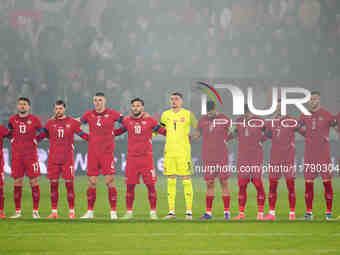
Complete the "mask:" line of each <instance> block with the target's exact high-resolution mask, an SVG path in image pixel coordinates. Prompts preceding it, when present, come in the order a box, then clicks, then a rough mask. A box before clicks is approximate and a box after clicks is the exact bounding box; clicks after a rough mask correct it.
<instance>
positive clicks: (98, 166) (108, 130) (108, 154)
mask: <svg viewBox="0 0 340 255" xmlns="http://www.w3.org/2000/svg"><path fill="white" fill-rule="evenodd" d="M93 104H94V110H90V111H88V112H86V113H85V114H84V115H83V116H82V117H81V119H80V120H81V122H82V123H84V124H85V123H88V125H89V141H88V167H87V173H86V175H87V176H88V182H89V185H88V189H87V201H88V211H87V212H86V214H85V215H84V216H83V217H81V218H82V219H92V218H93V216H94V213H93V209H94V204H95V201H96V186H97V179H98V178H97V177H98V176H99V175H104V176H105V183H106V186H107V189H108V199H109V203H110V207H111V212H110V217H111V219H112V220H115V219H117V212H116V204H117V190H116V187H115V184H114V174H115V162H114V147H115V144H114V124H115V122H116V121H118V122H121V120H122V118H123V116H121V115H120V113H119V112H117V111H115V110H111V109H107V108H106V107H105V104H106V98H105V95H104V93H102V92H98V93H96V95H95V96H94V97H93Z"/></svg>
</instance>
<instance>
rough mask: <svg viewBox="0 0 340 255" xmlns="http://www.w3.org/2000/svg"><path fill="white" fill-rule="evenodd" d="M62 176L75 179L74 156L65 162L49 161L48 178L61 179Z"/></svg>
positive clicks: (66, 178) (65, 178)
mask: <svg viewBox="0 0 340 255" xmlns="http://www.w3.org/2000/svg"><path fill="white" fill-rule="evenodd" d="M60 174H61V177H62V178H63V179H64V180H73V179H74V176H75V169H74V160H73V157H72V158H71V159H70V160H69V161H68V162H66V163H64V164H56V163H53V162H52V161H48V163H47V178H48V179H59V178H60Z"/></svg>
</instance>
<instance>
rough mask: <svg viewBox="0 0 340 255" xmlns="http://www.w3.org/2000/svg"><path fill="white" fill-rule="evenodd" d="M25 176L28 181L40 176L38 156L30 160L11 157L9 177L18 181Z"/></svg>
mask: <svg viewBox="0 0 340 255" xmlns="http://www.w3.org/2000/svg"><path fill="white" fill-rule="evenodd" d="M25 175H26V176H27V177H28V178H30V179H33V178H36V177H38V176H40V166H39V162H38V156H33V157H32V158H23V157H16V156H12V172H11V176H12V177H13V178H14V179H18V178H22V177H24V176H25Z"/></svg>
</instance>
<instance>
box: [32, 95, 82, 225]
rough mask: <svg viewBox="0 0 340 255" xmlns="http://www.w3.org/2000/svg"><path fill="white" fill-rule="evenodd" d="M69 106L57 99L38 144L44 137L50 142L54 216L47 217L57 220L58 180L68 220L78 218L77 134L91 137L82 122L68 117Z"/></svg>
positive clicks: (49, 169)
mask: <svg viewBox="0 0 340 255" xmlns="http://www.w3.org/2000/svg"><path fill="white" fill-rule="evenodd" d="M65 111H66V104H65V102H64V101H62V100H58V101H57V102H56V103H55V104H54V112H55V116H54V118H53V119H50V120H48V121H47V123H46V125H45V128H43V132H41V133H40V135H39V136H38V142H39V141H41V140H43V139H44V138H46V137H47V138H48V139H49V140H50V149H49V154H48V163H47V178H48V179H49V180H50V191H51V204H52V213H51V215H50V216H48V217H47V218H49V219H57V218H58V199H59V178H60V174H61V175H62V178H63V179H64V181H65V187H66V191H67V201H68V206H69V210H70V212H69V217H70V219H75V218H76V216H75V212H74V200H75V193H74V182H73V180H74V174H75V173H74V135H75V134H76V135H79V136H80V137H81V138H83V139H84V140H88V135H87V134H86V133H84V132H83V131H82V130H81V129H80V123H79V121H77V120H75V119H73V118H71V117H69V116H67V115H66V114H65Z"/></svg>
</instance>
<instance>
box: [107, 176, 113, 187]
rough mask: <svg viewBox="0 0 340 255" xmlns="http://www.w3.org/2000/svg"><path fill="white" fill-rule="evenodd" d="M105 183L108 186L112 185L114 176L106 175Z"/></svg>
mask: <svg viewBox="0 0 340 255" xmlns="http://www.w3.org/2000/svg"><path fill="white" fill-rule="evenodd" d="M105 184H106V186H108V187H113V186H114V178H113V176H106V178H105Z"/></svg>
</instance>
